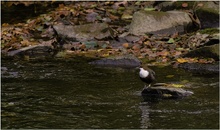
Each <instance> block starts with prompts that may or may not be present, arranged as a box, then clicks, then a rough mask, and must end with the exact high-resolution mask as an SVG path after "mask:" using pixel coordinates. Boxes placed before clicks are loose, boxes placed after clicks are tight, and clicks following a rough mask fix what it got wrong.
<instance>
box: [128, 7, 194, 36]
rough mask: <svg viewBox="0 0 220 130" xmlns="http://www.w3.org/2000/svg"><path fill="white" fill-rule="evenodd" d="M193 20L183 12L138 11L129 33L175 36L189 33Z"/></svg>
mask: <svg viewBox="0 0 220 130" xmlns="http://www.w3.org/2000/svg"><path fill="white" fill-rule="evenodd" d="M191 26H192V20H191V18H190V17H189V15H188V14H187V13H185V12H181V11H168V12H157V11H143V10H142V11H138V12H136V13H134V15H133V19H132V23H131V25H130V30H129V32H130V33H131V34H134V35H144V34H146V33H151V34H173V33H176V32H178V33H184V32H187V31H189V29H190V27H191Z"/></svg>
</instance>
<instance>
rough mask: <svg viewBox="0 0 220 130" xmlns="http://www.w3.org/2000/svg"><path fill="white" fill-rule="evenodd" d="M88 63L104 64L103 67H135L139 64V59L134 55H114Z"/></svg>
mask: <svg viewBox="0 0 220 130" xmlns="http://www.w3.org/2000/svg"><path fill="white" fill-rule="evenodd" d="M89 64H92V65H97V66H104V67H122V68H135V67H138V66H140V61H139V60H138V59H137V58H135V57H132V56H130V57H126V56H124V57H115V58H105V59H101V60H96V61H93V62H90V63H89Z"/></svg>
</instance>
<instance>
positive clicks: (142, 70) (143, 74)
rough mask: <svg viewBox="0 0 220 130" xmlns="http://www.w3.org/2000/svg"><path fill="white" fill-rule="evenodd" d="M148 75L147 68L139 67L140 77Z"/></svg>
mask: <svg viewBox="0 0 220 130" xmlns="http://www.w3.org/2000/svg"><path fill="white" fill-rule="evenodd" d="M148 75H149V72H148V71H147V70H144V69H143V68H140V72H139V76H140V77H141V78H146V77H147V76H148Z"/></svg>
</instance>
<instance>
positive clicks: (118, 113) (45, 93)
mask: <svg viewBox="0 0 220 130" xmlns="http://www.w3.org/2000/svg"><path fill="white" fill-rule="evenodd" d="M151 68H152V69H153V70H154V71H155V72H156V76H157V82H169V83H177V84H184V85H185V88H184V89H187V90H190V91H193V92H194V94H193V95H192V96H189V97H186V98H183V99H178V100H158V101H148V102H147V101H144V100H143V97H141V94H140V93H141V90H142V89H143V86H144V84H143V83H142V82H141V80H140V79H139V77H138V70H135V69H122V68H100V67H95V66H91V65H89V64H87V61H86V60H81V59H78V60H65V61H64V60H56V61H52V60H51V61H50V60H49V61H14V60H2V68H1V69H2V73H1V120H2V121H1V128H8V129H11V128H30V129H34V128H42V129H43V128H48V129H53V128H59V129H61V128H69V129H77V128H82V129H87V128H92V129H96V128H113V129H114V128H118V129H122V128H123V129H131V128H137V129H140V128H151V129H153V128H157V129H169V128H184V129H186V128H187V129H190V128H198V129H201V128H205V129H211V128H215V129H218V128H219V76H218V75H196V74H192V73H190V72H186V71H184V70H181V69H174V68H172V67H171V66H170V67H151Z"/></svg>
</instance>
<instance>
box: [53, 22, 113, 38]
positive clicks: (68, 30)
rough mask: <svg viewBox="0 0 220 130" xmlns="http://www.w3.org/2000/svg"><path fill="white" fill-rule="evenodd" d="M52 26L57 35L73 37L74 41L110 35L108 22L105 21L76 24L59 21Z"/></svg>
mask: <svg viewBox="0 0 220 130" xmlns="http://www.w3.org/2000/svg"><path fill="white" fill-rule="evenodd" d="M53 27H54V29H55V30H56V31H57V33H58V35H59V36H61V37H63V38H67V39H75V41H89V40H94V39H103V38H107V37H109V36H111V35H110V32H109V28H108V24H106V23H92V24H85V25H76V26H73V25H65V24H63V23H59V24H57V25H54V26H53Z"/></svg>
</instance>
